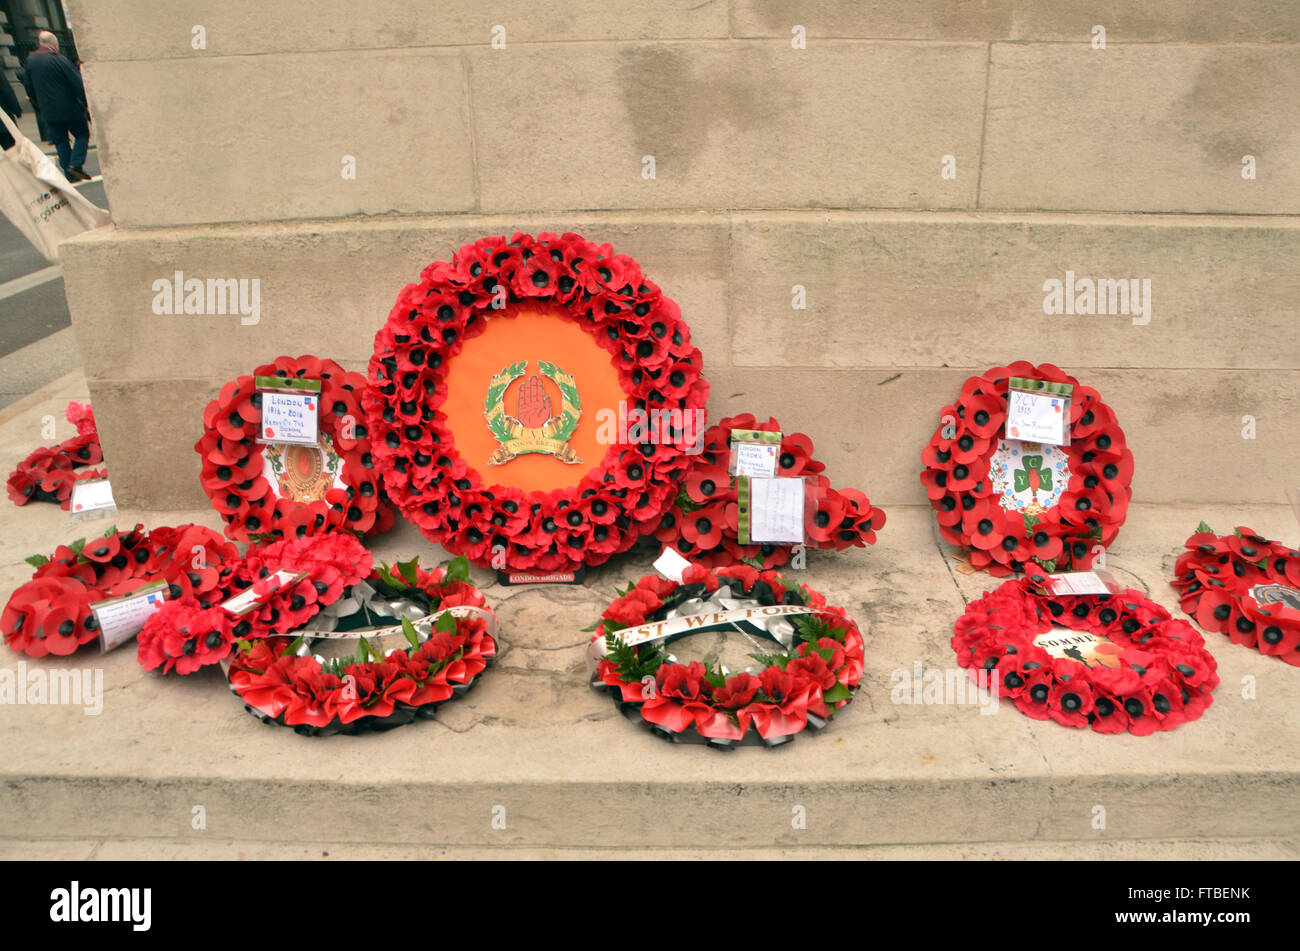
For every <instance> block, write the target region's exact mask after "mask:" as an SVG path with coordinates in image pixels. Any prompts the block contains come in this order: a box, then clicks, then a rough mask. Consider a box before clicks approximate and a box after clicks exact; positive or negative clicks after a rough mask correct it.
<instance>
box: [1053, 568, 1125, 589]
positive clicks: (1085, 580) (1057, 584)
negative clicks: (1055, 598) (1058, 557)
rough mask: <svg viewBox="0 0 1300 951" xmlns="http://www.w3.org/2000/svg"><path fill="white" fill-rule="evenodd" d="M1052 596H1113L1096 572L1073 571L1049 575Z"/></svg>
mask: <svg viewBox="0 0 1300 951" xmlns="http://www.w3.org/2000/svg"><path fill="white" fill-rule="evenodd" d="M1047 580H1048V584H1050V585H1051V592H1052V594H1111V588H1110V586H1109V585H1107V583H1106V580H1105V578H1103V576H1102V575H1100V574H1098V573H1097V572H1095V571H1073V572H1067V573H1065V574H1059V575H1048V576H1047Z"/></svg>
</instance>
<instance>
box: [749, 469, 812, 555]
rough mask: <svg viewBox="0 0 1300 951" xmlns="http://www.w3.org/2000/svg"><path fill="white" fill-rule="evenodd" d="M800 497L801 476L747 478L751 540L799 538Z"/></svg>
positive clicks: (791, 540) (793, 540)
mask: <svg viewBox="0 0 1300 951" xmlns="http://www.w3.org/2000/svg"><path fill="white" fill-rule="evenodd" d="M803 497H804V483H803V479H750V480H749V538H750V540H751V541H753V542H756V543H761V542H783V543H786V544H792V543H796V542H802V541H803V540H804V525H803V517H804V511H803Z"/></svg>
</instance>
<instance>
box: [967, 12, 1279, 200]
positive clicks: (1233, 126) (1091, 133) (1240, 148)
mask: <svg viewBox="0 0 1300 951" xmlns="http://www.w3.org/2000/svg"><path fill="white" fill-rule="evenodd" d="M1293 14H1294V8H1293ZM991 64H992V66H991V68H992V72H991V74H990V77H989V93H988V115H987V121H986V127H985V136H984V156H983V162H984V164H983V171H982V175H981V181H980V200H979V203H980V207H981V208H1034V209H1045V210H1052V209H1067V210H1072V211H1182V212H1231V213H1252V214H1268V215H1276V214H1295V213H1296V212H1297V211H1300V167H1297V165H1296V163H1295V162H1294V161H1292V160H1291V158H1290V156H1292V155H1294V154H1295V153H1296V150H1297V149H1298V148H1300V98H1297V97H1296V96H1287V95H1279V91H1280V90H1283V89H1296V88H1297V87H1300V47H1297V46H1295V45H1279V46H1253V45H1244V46H1145V45H1143V46H1108V47H1107V48H1106V49H1105V50H1094V49H1091V48H1089V47H1087V46H1085V45H1078V46H1069V47H1061V46H1055V45H1050V46H1049V45H1041V44H1030V45H1020V44H1004V43H998V44H994V46H993V50H992V59H991ZM1247 155H1250V156H1253V157H1254V162H1255V169H1254V174H1255V176H1256V177H1255V178H1254V180H1246V179H1243V177H1242V172H1243V164H1242V162H1243V157H1244V156H1247Z"/></svg>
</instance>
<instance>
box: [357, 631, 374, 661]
mask: <svg viewBox="0 0 1300 951" xmlns="http://www.w3.org/2000/svg"><path fill="white" fill-rule="evenodd" d="M374 659H375V652H374V649H373V648H371V646H370V642H369V641H368V640H366V639H365V638H364V637H359V638H357V663H358V664H365V663H368V662H369V661H372V660H374Z"/></svg>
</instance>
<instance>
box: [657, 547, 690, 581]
mask: <svg viewBox="0 0 1300 951" xmlns="http://www.w3.org/2000/svg"><path fill="white" fill-rule="evenodd" d="M654 564H655V570H656V571H658V572H659V573H660V574H661V575H663V576H664V577H665V578H667V579H668V580H669V581H676V582H677V583H678V584H681V583H682V572H683V571H685V570H686V569H687V568H689V567H690V566H691V563H690V562H689V561H687V560H686V559H685V558H683V557H682V555H681V552H679V551H678V550H677V549H676V548H673V547H672V546H671V545H670V546H668V547H667V548H665V549H664V551H663V554H662V555H660V556H659V557H658V558H657V559H655V563H654Z"/></svg>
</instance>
